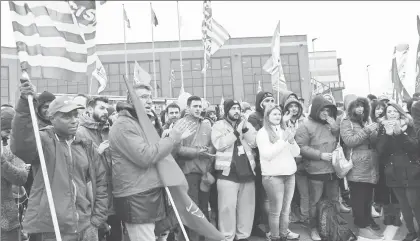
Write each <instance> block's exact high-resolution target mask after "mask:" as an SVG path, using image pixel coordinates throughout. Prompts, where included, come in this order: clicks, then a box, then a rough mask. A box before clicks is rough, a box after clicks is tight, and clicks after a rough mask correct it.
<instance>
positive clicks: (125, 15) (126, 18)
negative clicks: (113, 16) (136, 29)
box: [123, 5, 131, 28]
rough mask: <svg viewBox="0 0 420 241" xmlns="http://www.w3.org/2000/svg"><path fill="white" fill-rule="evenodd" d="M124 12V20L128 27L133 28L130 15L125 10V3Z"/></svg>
mask: <svg viewBox="0 0 420 241" xmlns="http://www.w3.org/2000/svg"><path fill="white" fill-rule="evenodd" d="M123 10H124V11H123V14H124V20H125V22H126V23H127V28H131V24H130V19H128V16H127V12H126V11H125V7H124V5H123Z"/></svg>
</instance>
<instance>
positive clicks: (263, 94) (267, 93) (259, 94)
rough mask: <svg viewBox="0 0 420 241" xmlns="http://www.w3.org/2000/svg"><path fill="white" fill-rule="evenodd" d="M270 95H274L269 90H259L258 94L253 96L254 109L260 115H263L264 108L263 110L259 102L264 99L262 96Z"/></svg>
mask: <svg viewBox="0 0 420 241" xmlns="http://www.w3.org/2000/svg"><path fill="white" fill-rule="evenodd" d="M268 95H269V96H272V97H274V96H273V94H271V92H267V91H266V92H263V91H261V92H258V94H257V96H256V98H255V110H256V111H257V112H258V113H260V114H262V115H264V110H263V108H262V107H261V102H262V101H263V100H264V98H265V97H266V96H268Z"/></svg>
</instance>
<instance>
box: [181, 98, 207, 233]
mask: <svg viewBox="0 0 420 241" xmlns="http://www.w3.org/2000/svg"><path fill="white" fill-rule="evenodd" d="M187 109H188V111H187V114H186V115H185V117H184V118H182V119H181V120H183V121H184V120H185V121H187V122H190V123H195V125H196V126H197V127H196V129H195V130H196V131H195V134H194V135H192V136H190V137H188V138H186V139H184V140H183V141H182V142H181V145H180V146H178V147H177V148H176V149H175V151H174V152H173V154H175V160H176V161H177V163H178V165H179V166H180V167H181V169H182V171H183V172H184V174H185V178H186V179H187V182H188V186H189V188H188V195H189V196H190V197H191V199H192V200H193V201H194V202H195V203H197V204H198V207H199V208H200V209H201V210H202V212H203V214H204V215H205V216H206V218H207V219H209V213H208V203H209V191H210V186H211V184H213V183H214V181H215V180H214V178H213V176H212V175H211V174H210V172H211V168H212V164H213V159H214V153H215V150H214V147H213V145H212V143H211V126H210V125H209V124H206V123H203V118H202V117H201V111H202V110H203V106H202V100H201V98H200V97H198V96H191V97H189V98H188V100H187ZM187 231H188V233H189V238H190V240H200V239H199V236H198V234H197V233H195V232H194V231H192V230H189V229H188V228H187ZM181 236H182V237H183V234H182V233H180V236H179V237H180V238H181V239H178V240H182V237H181Z"/></svg>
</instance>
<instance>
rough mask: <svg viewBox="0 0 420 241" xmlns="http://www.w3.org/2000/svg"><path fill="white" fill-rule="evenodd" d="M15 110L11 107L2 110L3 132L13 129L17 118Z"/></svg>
mask: <svg viewBox="0 0 420 241" xmlns="http://www.w3.org/2000/svg"><path fill="white" fill-rule="evenodd" d="M15 113H16V112H15V110H14V109H13V108H10V107H3V108H1V130H2V131H4V130H10V129H12V120H13V117H14V116H15Z"/></svg>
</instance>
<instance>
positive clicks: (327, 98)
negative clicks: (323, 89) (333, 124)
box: [323, 94, 344, 116]
mask: <svg viewBox="0 0 420 241" xmlns="http://www.w3.org/2000/svg"><path fill="white" fill-rule="evenodd" d="M323 96H324V98H325V99H326V100H328V101H329V102H331V103H333V105H335V106H337V102H336V101H335V98H334V96H333V95H332V94H324V95H323ZM343 113H344V112H343V111H341V110H340V109H338V108H337V116H341V115H342V114H343Z"/></svg>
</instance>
